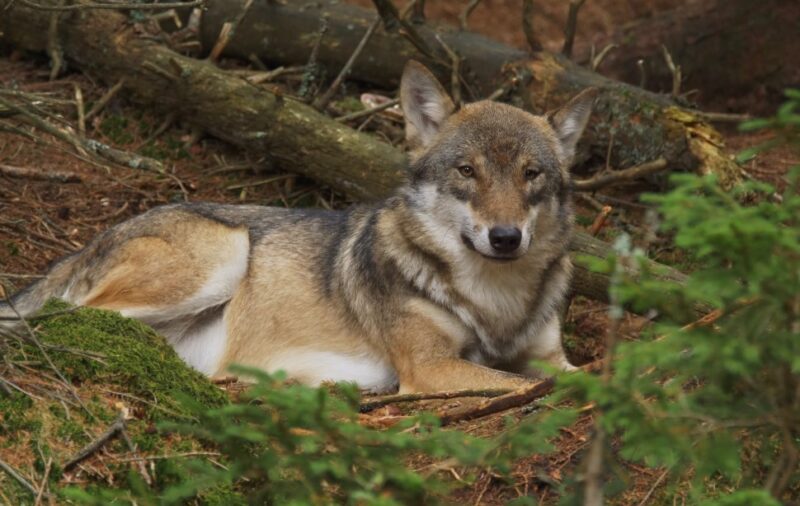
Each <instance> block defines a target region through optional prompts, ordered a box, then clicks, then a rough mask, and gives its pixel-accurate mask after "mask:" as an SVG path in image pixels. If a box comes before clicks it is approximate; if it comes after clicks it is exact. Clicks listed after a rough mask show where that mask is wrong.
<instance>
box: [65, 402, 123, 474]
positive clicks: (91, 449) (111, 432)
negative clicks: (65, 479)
mask: <svg viewBox="0 0 800 506" xmlns="http://www.w3.org/2000/svg"><path fill="white" fill-rule="evenodd" d="M125 415H126V413H125V411H124V410H123V411H122V412H121V413H120V415H119V416H118V417H117V420H116V421H115V422H114V423H113V424H111V427H109V428H108V430H106V431H105V432H104V433H103V434H101V435H100V437H98V438H97V439H95V440H94V441H92V442H91V443H89V444H88V445H86V446H84V447H83V448H82V449H81V451H79V452H78V453H77V454H76V455H75V456H74V457H72V458H71V459H69V460H68V461H67V462H66V463H65V464H64V466H63V469H64V471H69V470H70V469H71V468H73V467H75V465H76V464H78V463H80V462H82V461H84V460H85V459H87V458H88V457H90V456H91V455H92V454H94V453H95V452H96V451H97V450H99V449H100V448H102V447H103V446H104V445H105V444H106V443H107V442H109V441H110V440H111V439H112V438H114V437H116V436H117V435H119V434H120V433H122V431H123V430H125Z"/></svg>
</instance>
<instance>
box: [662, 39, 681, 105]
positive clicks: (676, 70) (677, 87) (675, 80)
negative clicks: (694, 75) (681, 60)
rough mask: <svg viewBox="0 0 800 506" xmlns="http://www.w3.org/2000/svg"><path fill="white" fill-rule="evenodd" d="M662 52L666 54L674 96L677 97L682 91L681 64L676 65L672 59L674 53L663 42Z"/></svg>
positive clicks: (665, 58) (665, 59)
mask: <svg viewBox="0 0 800 506" xmlns="http://www.w3.org/2000/svg"><path fill="white" fill-rule="evenodd" d="M661 52H662V53H663V54H664V61H665V62H666V63H667V68H669V72H670V73H671V74H672V96H673V97H677V96H678V95H680V93H681V66H680V65H675V62H673V61H672V55H671V54H669V51H668V50H667V46H665V45H664V44H661Z"/></svg>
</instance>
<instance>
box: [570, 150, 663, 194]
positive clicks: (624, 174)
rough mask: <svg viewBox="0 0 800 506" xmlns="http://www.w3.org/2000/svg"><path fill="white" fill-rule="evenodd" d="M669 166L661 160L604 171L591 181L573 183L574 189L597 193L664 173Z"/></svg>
mask: <svg viewBox="0 0 800 506" xmlns="http://www.w3.org/2000/svg"><path fill="white" fill-rule="evenodd" d="M667 165H668V164H667V160H665V159H664V158H659V159H657V160H653V161H652V162H645V163H643V164H641V165H636V166H635V167H629V168H627V169H622V170H612V171H604V172H602V173H600V174H597V175H595V176H592V177H591V178H589V179H584V180H581V181H573V183H572V188H573V189H574V190H576V191H579V192H590V191H595V190H599V189H600V188H604V187H606V186H609V185H611V184H614V183H619V182H620V181H632V180H634V179H638V178H640V177H644V176H649V175H651V174H656V173H658V172H662V171H664V170H665V169H666V168H667Z"/></svg>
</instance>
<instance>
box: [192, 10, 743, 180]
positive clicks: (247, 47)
mask: <svg viewBox="0 0 800 506" xmlns="http://www.w3.org/2000/svg"><path fill="white" fill-rule="evenodd" d="M243 3H244V0H208V2H207V4H206V5H207V9H206V11H205V13H204V14H203V20H202V23H201V30H200V37H201V42H202V43H203V45H204V46H205V47H206V48H211V47H212V46H213V45H214V43H215V42H216V40H217V37H218V34H219V33H220V29H221V28H222V25H223V24H224V23H225V22H227V21H230V20H232V19H234V18H235V17H236V16H237V15H238V14H239V13H240V12H241V9H242V5H243ZM376 15H377V14H376V13H375V12H371V11H368V10H365V9H361V8H359V7H355V6H351V5H344V4H340V3H339V2H338V1H336V0H319V1H317V2H308V3H306V2H289V3H286V4H283V3H280V2H258V3H255V4H253V5H252V6H251V7H250V9H249V10H248V12H247V15H246V16H245V17H244V19H243V21H242V23H241V24H240V25H239V27H238V28H237V30H236V33H235V34H234V36H233V37H232V38H231V40H230V42H229V43H228V45H227V47H226V49H225V52H224V53H223V54H227V55H229V56H234V57H240V58H249V56H250V55H252V54H255V55H257V56H259V57H260V58H261V59H263V60H264V61H267V62H270V63H273V64H280V65H297V64H305V63H306V62H307V61H308V59H309V55H310V53H311V51H312V49H313V47H314V45H315V43H316V42H317V40H318V39H319V35H318V32H319V27H320V20H321V19H322V18H323V17H325V18H326V19H327V25H328V31H327V33H326V34H325V35H324V36H323V37H322V39H321V43H320V45H319V55H318V62H319V63H320V64H321V65H324V66H325V68H326V69H327V71H328V75H335V74H336V73H338V71H339V70H340V69H341V67H342V66H343V65H344V64H345V62H346V61H347V59H348V58H349V57H350V55H351V54H352V52H353V50H354V49H355V47H356V45H357V44H358V42H359V40H360V39H361V37H362V35H363V34H364V32H365V31H366V30H367V27H368V26H369V25H370V23H372V21H373V20H374V19H375V16H376ZM414 29H415V30H416V31H417V32H418V34H419V36H420V38H421V39H422V40H423V41H424V43H425V45H426V46H427V47H428V48H429V50H430V52H431V53H432V56H433V57H432V58H431V57H427V56H425V55H423V54H421V53H420V52H419V50H418V49H417V48H416V47H415V45H414V44H412V43H411V42H409V40H408V38H406V37H404V36H403V34H401V33H399V32H392V33H387V32H386V31H385V30H380V31H378V32H377V33H375V34H374V35H373V37H372V39H371V40H370V42H369V44H367V46H366V48H365V49H364V51H363V52H362V53H361V56H360V57H359V58H358V60H357V61H356V63H355V65H354V66H353V68H352V71H351V74H350V75H351V76H352V77H353V78H354V79H356V80H360V81H364V82H368V83H373V84H375V85H378V86H381V87H384V88H394V87H396V86H397V84H398V82H399V79H400V75H401V73H402V70H403V66H404V65H405V62H406V61H407V60H408V59H409V58H416V59H419V60H420V61H422V62H423V63H425V64H426V65H428V66H429V67H430V68H432V69H434V70H435V71H436V73H437V74H438V76H439V78H440V79H442V80H443V81H444V82H445V83H450V79H451V70H450V68H449V64H450V63H449V62H450V61H451V60H450V58H449V57H448V56H447V53H446V52H445V51H444V49H443V47H442V43H441V42H439V40H441V41H443V43H444V44H446V45H447V46H448V47H449V48H451V49H452V50H453V51H455V52H456V53H457V54H458V55H459V57H460V59H461V65H460V67H461V70H462V75H463V77H464V81H465V82H467V83H469V85H470V86H468V87H465V88H466V89H465V90H464V96H465V97H467V98H469V99H479V98H485V97H487V96H489V95H490V94H491V93H492V92H494V91H495V90H497V89H498V88H500V87H501V86H503V85H504V82H506V81H505V80H507V79H508V76H510V75H517V76H519V78H520V79H519V85H518V86H517V87H516V88H513V89H511V90H510V101H511V102H514V103H515V104H516V105H520V106H523V107H525V108H527V109H529V110H532V111H533V112H537V113H541V112H544V111H546V110H549V109H552V108H554V107H556V106H558V105H561V104H563V103H564V102H565V101H566V100H567V99H568V98H570V97H571V96H572V95H574V94H576V93H577V92H578V91H580V90H582V89H584V88H586V87H590V86H596V87H598V88H600V89H601V94H600V96H599V98H598V102H597V106H596V110H595V114H594V115H593V120H592V122H591V123H590V125H589V127H588V128H587V132H586V134H585V135H584V141H583V142H582V143H581V146H580V149H579V155H578V163H579V164H581V165H583V166H588V167H597V166H603V165H604V164H605V160H606V156H607V154H608V152H609V149H608V148H609V144H612V149H611V164H612V166H614V167H617V168H624V167H628V166H632V165H638V164H641V163H645V162H648V161H652V160H655V159H657V158H659V157H662V156H663V157H664V158H666V159H667V161H668V162H669V163H670V165H671V166H672V168H674V169H675V170H684V171H698V172H700V173H714V174H717V176H718V177H719V179H720V181H721V182H722V183H723V184H724V185H726V186H727V185H729V184H732V183H734V182H736V181H738V179H739V170H738V167H737V166H736V165H735V164H734V163H733V162H732V161H731V160H730V158H729V157H727V156H726V155H725V154H724V153H723V152H722V150H721V146H722V140H721V136H720V135H719V134H718V133H717V132H716V131H715V130H714V129H713V128H712V127H710V126H709V125H707V124H705V123H703V122H702V121H701V120H700V119H699V118H698V117H697V116H695V115H694V114H692V113H691V112H689V111H687V110H685V109H681V108H679V107H677V106H676V105H675V103H674V102H673V101H672V100H671V99H670V97H668V96H666V95H659V94H655V93H650V92H647V91H644V90H642V89H641V88H638V87H635V86H630V85H627V84H624V83H620V82H618V81H613V80H610V79H607V78H605V77H603V76H601V75H599V74H597V73H595V72H592V71H590V70H588V69H586V68H584V67H580V66H578V65H576V64H574V63H573V62H571V61H570V60H568V59H566V58H564V57H562V56H561V55H558V54H553V53H548V52H545V51H539V52H536V53H534V54H532V55H528V54H526V53H525V52H523V51H520V50H519V49H514V48H511V47H508V46H505V45H503V44H500V43H498V42H495V41H492V40H490V39H487V38H485V37H483V36H480V35H477V34H474V33H470V32H465V31H452V30H450V31H447V30H441V29H439V30H438V31H437V30H434V29H432V28H430V27H428V26H426V25H414ZM437 37H439V38H440V39H438V38H437Z"/></svg>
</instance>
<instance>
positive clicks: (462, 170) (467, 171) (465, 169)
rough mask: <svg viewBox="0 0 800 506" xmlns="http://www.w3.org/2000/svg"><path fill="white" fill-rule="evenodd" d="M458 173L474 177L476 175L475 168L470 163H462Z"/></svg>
mask: <svg viewBox="0 0 800 506" xmlns="http://www.w3.org/2000/svg"><path fill="white" fill-rule="evenodd" d="M458 173H459V174H461V175H462V176H464V177H472V176H474V175H475V169H473V168H472V167H470V166H469V165H461V166H460V167H459V168H458Z"/></svg>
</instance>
